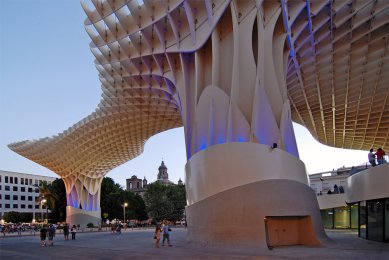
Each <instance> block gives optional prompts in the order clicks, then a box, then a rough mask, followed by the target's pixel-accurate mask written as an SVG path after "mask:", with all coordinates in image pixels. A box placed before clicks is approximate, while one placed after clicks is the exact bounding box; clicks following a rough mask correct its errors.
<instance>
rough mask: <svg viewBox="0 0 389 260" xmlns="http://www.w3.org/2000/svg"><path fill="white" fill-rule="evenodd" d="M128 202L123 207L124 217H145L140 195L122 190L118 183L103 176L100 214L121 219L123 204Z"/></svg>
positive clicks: (138, 218)
mask: <svg viewBox="0 0 389 260" xmlns="http://www.w3.org/2000/svg"><path fill="white" fill-rule="evenodd" d="M126 202H127V203H128V206H127V207H126V208H125V211H126V219H137V220H145V219H147V214H146V210H145V209H146V207H145V203H144V201H143V199H142V197H141V196H139V195H138V194H135V193H133V192H130V191H126V190H124V189H123V188H122V187H120V185H119V184H117V183H116V184H115V182H114V181H113V180H112V179H111V178H109V177H105V178H104V179H103V181H102V184H101V200H100V207H101V214H102V217H104V215H105V214H108V216H109V218H110V219H115V218H116V219H123V217H124V216H123V215H124V212H123V210H124V209H123V204H124V203H126Z"/></svg>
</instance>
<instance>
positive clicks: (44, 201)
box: [41, 199, 48, 222]
mask: <svg viewBox="0 0 389 260" xmlns="http://www.w3.org/2000/svg"><path fill="white" fill-rule="evenodd" d="M44 203H46V219H47V218H48V216H47V214H48V212H47V200H46V199H43V200H41V207H42V208H43V204H44ZM46 222H47V221H46Z"/></svg>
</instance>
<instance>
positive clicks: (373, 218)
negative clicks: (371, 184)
mask: <svg viewBox="0 0 389 260" xmlns="http://www.w3.org/2000/svg"><path fill="white" fill-rule="evenodd" d="M383 213H384V205H383V200H373V201H368V202H367V216H368V218H367V219H368V221H367V229H368V231H367V232H368V233H367V238H368V239H369V240H374V241H379V242H382V241H383V238H384V228H383V227H384V214H383Z"/></svg>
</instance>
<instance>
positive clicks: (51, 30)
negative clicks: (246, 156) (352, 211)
mask: <svg viewBox="0 0 389 260" xmlns="http://www.w3.org/2000/svg"><path fill="white" fill-rule="evenodd" d="M84 20H85V14H84V12H83V10H82V8H81V5H80V2H79V0H55V1H54V0H0V88H1V92H0V93H1V94H0V126H1V128H0V169H1V170H9V171H15V172H23V173H31V174H41V175H47V176H57V175H55V174H54V173H53V172H51V171H49V170H48V169H46V168H44V167H42V166H40V165H38V164H36V163H34V162H32V161H30V160H28V159H25V158H24V157H22V156H19V155H18V154H16V153H14V152H12V151H11V150H9V149H8V147H7V144H9V143H12V142H17V141H22V140H27V139H38V138H42V137H47V136H52V135H55V134H57V133H60V132H62V131H64V130H65V129H67V128H68V127H70V126H71V125H73V124H75V123H77V122H78V121H79V120H81V119H82V118H84V117H85V116H87V115H89V114H90V113H92V112H93V111H94V109H95V108H96V106H97V104H98V103H99V100H100V96H101V88H100V82H99V80H98V72H97V70H96V69H95V67H94V63H93V61H94V57H93V55H92V53H91V52H90V49H89V43H90V40H89V37H88V35H87V33H86V32H85V30H84V26H83V23H84ZM295 130H296V136H297V144H298V147H299V152H300V157H301V159H302V160H303V161H304V162H305V164H306V167H307V170H308V172H309V173H317V172H322V171H328V170H332V169H333V168H335V169H336V168H339V167H342V166H346V167H347V166H353V165H359V164H362V163H364V162H366V161H367V152H366V151H350V150H341V149H335V148H330V147H327V146H323V145H320V144H319V143H317V142H316V141H315V140H314V139H313V138H312V137H311V135H310V134H309V132H308V131H307V130H305V129H304V128H303V127H301V126H297V125H295ZM185 157H186V156H185V147H184V134H183V129H182V128H178V129H173V130H170V131H167V132H164V133H160V134H158V135H156V136H154V137H152V138H151V139H150V140H149V141H148V142H147V143H146V146H145V152H144V153H143V154H142V155H141V156H140V157H138V158H135V159H134V160H132V161H130V162H128V163H125V164H123V165H121V166H119V167H117V168H115V169H114V170H112V171H111V172H110V173H109V174H108V176H109V177H111V178H113V179H114V180H115V181H116V182H117V183H119V184H121V185H123V186H124V185H125V179H126V178H130V177H131V176H132V175H134V174H135V175H137V176H138V177H141V178H143V177H146V178H147V179H148V181H149V182H150V181H155V179H156V177H157V173H158V170H157V169H158V167H159V165H160V163H161V160H162V158H163V159H164V161H165V164H166V165H167V167H168V173H169V177H170V179H171V180H172V181H174V182H177V181H178V179H179V178H181V179H182V180H185V177H184V176H185V175H184V167H185V163H186V159H185Z"/></svg>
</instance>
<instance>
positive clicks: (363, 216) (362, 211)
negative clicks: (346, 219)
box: [359, 201, 366, 239]
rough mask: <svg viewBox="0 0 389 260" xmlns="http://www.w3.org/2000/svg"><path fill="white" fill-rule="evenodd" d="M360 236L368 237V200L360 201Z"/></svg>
mask: <svg viewBox="0 0 389 260" xmlns="http://www.w3.org/2000/svg"><path fill="white" fill-rule="evenodd" d="M359 236H360V237H361V238H365V239H366V202H365V201H361V202H359Z"/></svg>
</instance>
